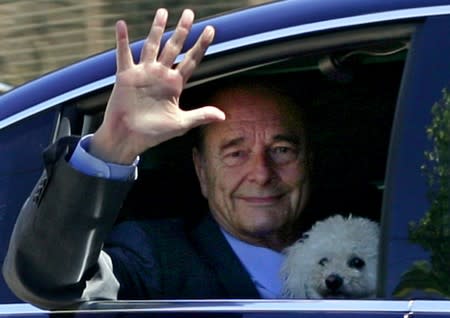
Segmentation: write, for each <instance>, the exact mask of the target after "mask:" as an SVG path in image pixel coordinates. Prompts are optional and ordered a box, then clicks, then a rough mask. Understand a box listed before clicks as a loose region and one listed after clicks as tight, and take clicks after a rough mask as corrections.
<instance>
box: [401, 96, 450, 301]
mask: <svg viewBox="0 0 450 318" xmlns="http://www.w3.org/2000/svg"><path fill="white" fill-rule="evenodd" d="M431 112H432V121H431V124H430V126H429V127H427V129H426V133H427V136H428V138H430V140H431V142H432V148H431V150H429V151H425V164H424V165H423V166H422V171H423V173H424V175H425V176H426V178H427V182H428V187H429V200H430V208H429V210H428V211H427V213H426V214H425V216H424V217H423V218H422V219H421V220H420V221H418V222H411V224H410V228H409V237H410V240H411V241H412V242H413V243H416V244H419V245H421V246H422V247H423V248H424V249H425V250H426V251H428V252H429V253H430V259H429V260H422V261H418V262H415V263H414V264H413V265H412V267H411V269H410V270H409V271H407V272H406V273H405V274H404V275H403V276H402V280H401V282H400V284H399V285H398V286H397V289H396V291H395V295H396V296H398V297H406V296H407V295H410V294H411V293H412V292H414V291H417V290H420V291H422V292H424V293H426V294H431V295H434V296H437V297H443V298H450V92H449V90H448V89H444V90H443V96H442V99H441V100H440V101H438V102H437V103H435V104H434V105H433V107H432V109H431Z"/></svg>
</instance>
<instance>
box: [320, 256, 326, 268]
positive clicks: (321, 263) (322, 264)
mask: <svg viewBox="0 0 450 318" xmlns="http://www.w3.org/2000/svg"><path fill="white" fill-rule="evenodd" d="M326 263H328V258H326V257H324V258H322V259H321V260H320V261H319V265H320V266H325V264H326Z"/></svg>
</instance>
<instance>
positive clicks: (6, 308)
mask: <svg viewBox="0 0 450 318" xmlns="http://www.w3.org/2000/svg"><path fill="white" fill-rule="evenodd" d="M206 25H213V26H214V27H215V29H216V37H215V39H214V42H213V44H212V45H211V46H210V48H209V49H208V51H207V53H206V56H205V58H204V60H203V61H202V63H201V65H200V66H199V67H198V69H197V70H196V71H195V73H194V74H193V76H192V77H191V80H190V81H189V83H188V84H187V88H186V91H185V93H184V96H183V98H184V99H185V100H186V103H188V101H189V100H191V99H192V98H194V97H195V96H196V94H198V92H199V91H201V90H202V88H205V87H207V85H209V84H211V83H214V82H217V81H221V80H228V79H230V78H231V79H232V78H233V77H240V78H245V77H252V78H254V77H260V78H261V79H264V80H268V81H273V83H276V84H277V85H280V86H282V87H283V88H284V89H286V91H289V92H290V93H292V95H293V97H294V98H295V99H297V100H298V102H299V103H302V105H306V106H305V108H306V113H307V116H308V119H309V123H310V125H309V126H310V134H311V143H312V147H313V149H314V166H313V172H312V173H313V193H312V197H311V202H310V204H309V206H308V212H309V213H306V214H305V224H313V223H314V222H315V221H317V220H320V219H323V218H325V217H327V216H329V215H332V214H336V213H346V214H352V215H361V216H364V217H367V218H370V219H372V220H375V221H377V222H379V223H380V228H381V238H380V240H381V241H380V246H379V260H378V262H379V265H378V281H377V297H376V298H375V299H369V300H368V299H320V300H314V301H312V300H305V299H295V300H243V299H236V300H220V299H218V300H164V301H161V300H142V301H141V300H139V301H137V300H135V301H125V300H123V301H95V302H89V303H86V304H83V305H82V306H81V307H80V308H79V309H76V310H73V309H71V310H66V311H65V310H60V311H57V312H50V311H45V310H41V309H38V308H36V307H34V306H32V305H30V304H26V303H23V302H22V301H21V300H20V299H18V298H17V297H16V296H15V295H14V294H13V293H12V292H11V291H10V290H9V288H8V287H7V285H6V283H5V282H4V279H3V278H0V317H2V316H8V317H9V316H11V317H12V316H14V317H19V316H20V317H22V316H28V317H33V316H35V317H38V316H42V317H44V316H45V317H46V316H50V315H55V314H61V315H67V316H69V315H70V316H77V317H78V316H80V317H81V316H89V317H93V316H95V315H96V316H105V317H107V316H108V317H109V316H116V315H121V316H122V315H126V316H130V317H131V316H133V317H138V316H139V317H141V316H146V317H236V316H239V317H241V316H246V317H247V316H249V317H310V316H314V317H355V316H357V317H372V316H376V317H447V316H448V317H450V2H449V0H392V1H387V0H339V1H336V0H321V1H316V0H285V1H279V2H273V3H268V4H265V5H260V6H256V7H251V8H246V9H243V10H240V11H234V12H231V13H225V14H223V15H219V16H214V17H212V18H210V19H205V20H202V21H199V22H197V23H196V24H195V25H194V27H193V31H192V33H191V34H190V37H189V38H188V40H187V43H186V47H190V46H191V45H192V43H193V41H194V40H195V39H196V38H197V36H198V35H199V33H200V32H201V30H202V29H203V28H204V27H205V26H206ZM170 34H171V32H170V31H169V32H167V33H166V34H165V36H164V39H163V41H165V40H167V38H168V37H169V36H170ZM143 36H145V35H143ZM142 43H143V41H138V42H136V43H133V44H132V51H133V55H134V57H135V58H136V59H138V58H139V53H140V50H141V46H142ZM181 58H182V56H179V60H180V59H181ZM115 63H116V61H115V50H113V49H112V50H111V51H107V52H104V53H101V54H98V55H96V56H93V57H89V58H87V59H85V60H82V61H80V62H78V63H75V64H73V65H69V66H67V67H65V68H62V69H59V70H56V71H54V72H52V73H50V74H47V75H45V76H43V77H40V78H37V79H35V80H33V81H30V82H28V83H26V84H24V85H22V86H19V87H17V88H14V89H12V90H10V91H8V92H6V93H4V94H3V95H1V96H0V260H3V259H4V257H5V254H6V251H7V248H8V244H9V239H10V235H11V232H12V229H13V227H14V223H15V220H16V217H17V215H18V213H19V211H20V208H21V206H22V204H23V203H24V201H25V200H26V198H27V197H28V195H29V194H30V192H31V190H32V188H33V186H34V185H35V183H36V181H37V180H38V178H39V176H40V175H41V173H42V170H43V168H44V167H43V160H42V151H43V150H44V149H45V148H46V147H47V146H48V145H50V144H51V143H52V142H53V141H55V140H56V139H58V138H60V137H62V136H66V135H85V134H88V133H91V132H93V131H95V130H96V129H97V128H98V126H99V124H100V123H101V120H102V116H103V111H104V109H105V106H106V103H107V99H108V97H109V95H110V92H111V89H112V86H113V84H114V81H115V70H116V64H115ZM189 138H190V136H189V135H187V136H184V137H182V138H177V139H175V140H172V141H170V142H167V143H164V144H162V145H160V146H158V147H156V148H155V149H151V150H149V151H148V152H147V153H144V154H143V155H142V159H141V161H140V164H139V179H138V180H137V181H136V183H135V185H134V186H133V189H132V190H131V192H130V194H129V197H128V198H127V200H126V201H125V204H124V207H123V215H127V216H130V214H133V217H136V218H151V217H155V218H158V217H163V215H161V214H159V213H158V212H159V211H160V210H161V207H164V208H165V209H164V210H173V211H177V210H178V209H177V207H178V206H180V205H181V206H186V204H187V202H189V204H190V206H192V211H198V210H200V209H202V207H203V206H204V204H205V202H204V200H203V199H202V197H201V193H200V191H199V189H198V185H197V183H196V180H195V174H194V173H193V169H192V168H193V167H192V165H191V160H190V153H189V151H190V149H189V148H190V146H189V145H190V140H189ZM169 191H170V193H171V194H172V195H173V194H174V193H176V195H177V200H173V199H172V200H167V195H166V193H168V192H169ZM149 202H151V204H152V206H153V207H154V209H152V211H153V212H152V214H144V213H142V212H136V211H142V210H144V209H142V207H143V206H148V204H149ZM119 221H120V220H119Z"/></svg>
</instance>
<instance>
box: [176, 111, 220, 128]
mask: <svg viewBox="0 0 450 318" xmlns="http://www.w3.org/2000/svg"><path fill="white" fill-rule="evenodd" d="M223 120H225V113H224V112H223V111H221V110H220V109H218V108H217V107H213V106H205V107H202V108H197V109H193V110H189V111H185V112H184V123H185V127H186V128H189V129H191V128H194V127H197V126H200V125H206V124H209V123H213V122H217V121H223Z"/></svg>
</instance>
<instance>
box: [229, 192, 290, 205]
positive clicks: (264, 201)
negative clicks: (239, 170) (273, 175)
mask: <svg viewBox="0 0 450 318" xmlns="http://www.w3.org/2000/svg"><path fill="white" fill-rule="evenodd" d="M281 197H283V195H282V194H278V195H263V196H238V198H239V199H240V200H242V201H244V202H246V203H248V204H252V205H273V204H275V203H277V202H278V201H279V200H280V199H281Z"/></svg>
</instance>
